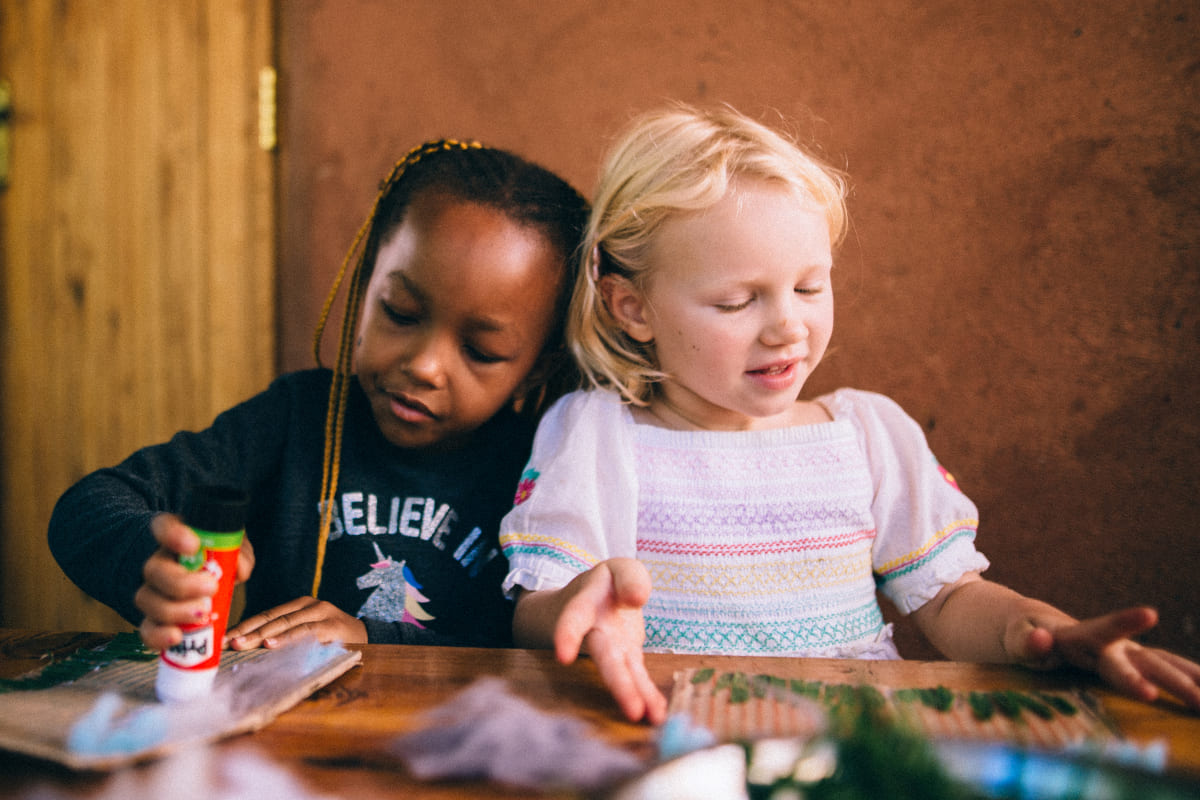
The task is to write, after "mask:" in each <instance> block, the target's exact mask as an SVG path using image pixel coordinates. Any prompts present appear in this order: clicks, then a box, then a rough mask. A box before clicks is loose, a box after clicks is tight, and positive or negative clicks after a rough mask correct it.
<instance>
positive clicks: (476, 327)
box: [387, 271, 506, 333]
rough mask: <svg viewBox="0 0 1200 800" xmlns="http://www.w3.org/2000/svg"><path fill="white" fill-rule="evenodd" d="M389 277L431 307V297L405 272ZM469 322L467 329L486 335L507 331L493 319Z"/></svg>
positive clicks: (395, 273) (392, 274) (394, 273)
mask: <svg viewBox="0 0 1200 800" xmlns="http://www.w3.org/2000/svg"><path fill="white" fill-rule="evenodd" d="M387 277H388V279H389V280H391V281H395V282H398V283H400V284H401V285H402V286H403V287H404V289H405V291H407V292H408V293H409V294H411V295H412V296H413V297H415V298H416V299H417V302H419V303H421V304H422V305H429V296H428V295H427V294H426V293H425V292H424V291H423V290H422V289H421V287H420V286H418V285H417V284H416V283H414V282H413V281H412V279H411V278H409V277H408V276H407V275H405V274H404V273H403V272H400V271H396V272H391V273H388V276H387ZM467 322H468V326H467V327H468V328H469V329H470V330H472V331H482V332H484V333H493V332H494V333H504V332H505V331H506V328H505V326H504V324H503V323H501V322H500V321H499V320H497V319H495V318H493V317H470V318H469V319H468V320H467Z"/></svg>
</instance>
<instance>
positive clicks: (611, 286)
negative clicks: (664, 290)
mask: <svg viewBox="0 0 1200 800" xmlns="http://www.w3.org/2000/svg"><path fill="white" fill-rule="evenodd" d="M600 294H602V295H603V296H604V304H605V305H606V306H608V312H609V313H610V314H612V315H613V319H615V320H616V321H617V324H618V325H620V326H621V330H623V331H625V333H626V335H628V336H629V338H631V339H633V340H634V341H637V342H642V343H643V344H645V343H647V342H651V341H653V340H654V330H653V329H652V328H651V327H650V322H649V321H648V319H647V314H646V310H647V309H646V299H645V297H643V296H642V293H641V292H639V291H638V290H637V289H636V288H635V287H634V285H633V284H632V283H630V282H629V280H628V279H626V278H624V277H622V276H620V275H605V276H604V277H602V278H601V279H600Z"/></svg>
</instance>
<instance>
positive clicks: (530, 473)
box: [513, 469, 541, 506]
mask: <svg viewBox="0 0 1200 800" xmlns="http://www.w3.org/2000/svg"><path fill="white" fill-rule="evenodd" d="M540 475H541V473H539V472H538V471H537V470H536V469H527V470H525V474H523V475H522V476H521V482H520V483H518V484H517V494H516V496H515V497H513V505H514V506H519V505H521V503H524V502H525V501H526V500H528V499H529V496H530V495H531V494H533V487H534V486H536V485H537V479H538V478H539V477H540Z"/></svg>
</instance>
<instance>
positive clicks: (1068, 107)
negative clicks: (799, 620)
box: [280, 0, 1200, 657]
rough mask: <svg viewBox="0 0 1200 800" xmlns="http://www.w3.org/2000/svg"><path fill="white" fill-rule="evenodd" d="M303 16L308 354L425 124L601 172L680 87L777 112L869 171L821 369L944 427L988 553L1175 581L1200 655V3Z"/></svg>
mask: <svg viewBox="0 0 1200 800" xmlns="http://www.w3.org/2000/svg"><path fill="white" fill-rule="evenodd" d="M732 8H736V9H737V10H736V11H733V10H731V9H732ZM280 27H281V41H280V48H281V65H282V74H281V87H280V90H281V97H282V102H283V113H284V123H283V149H282V175H281V177H282V186H283V198H282V200H283V203H282V214H283V217H282V231H281V233H282V241H281V248H280V252H281V258H282V273H281V275H280V284H281V292H282V300H283V303H284V305H283V315H282V316H283V320H282V330H281V341H282V364H283V366H284V368H287V369H292V368H297V367H303V366H307V365H309V364H310V363H311V356H310V354H309V353H310V349H311V344H310V331H311V330H312V326H313V324H314V322H315V319H316V316H317V312H318V311H319V308H320V303H321V301H322V300H323V298H324V294H325V291H326V289H327V287H328V285H329V282H330V280H331V278H332V275H333V274H334V272H335V271H336V267H337V265H338V264H339V263H340V261H341V258H342V255H343V251H344V249H345V247H346V246H347V245H348V243H349V241H350V239H351V237H352V236H353V233H354V231H355V230H356V229H357V227H358V225H359V224H360V223H361V218H362V215H363V214H364V213H365V211H366V209H367V207H368V205H369V203H370V201H371V200H372V198H373V194H374V184H375V182H376V181H377V180H378V178H379V177H380V176H381V174H382V173H383V172H384V171H385V169H386V168H387V166H388V165H390V163H391V162H392V161H393V160H394V159H395V158H397V157H398V156H399V155H401V154H402V153H403V152H404V151H405V150H407V149H408V148H409V147H410V146H412V145H414V144H416V143H417V142H419V141H421V140H423V139H426V138H430V137H434V136H441V135H457V136H474V137H478V138H481V139H484V140H486V141H488V142H490V143H494V144H498V145H502V146H506V147H511V148H513V149H516V150H518V151H520V152H522V153H524V154H526V155H528V156H531V157H533V158H534V159H536V160H539V161H541V162H543V163H544V164H546V165H547V166H550V167H551V168H554V169H556V170H559V171H560V172H562V173H563V174H564V175H566V176H568V177H569V178H570V179H572V180H573V181H575V182H576V183H577V185H579V186H580V188H582V189H584V190H585V191H588V190H590V188H591V182H592V180H593V178H594V176H595V168H596V164H597V162H598V160H599V157H600V154H601V151H602V150H603V148H604V145H605V142H606V139H607V137H608V136H610V135H611V134H612V133H613V132H614V131H615V130H616V129H617V127H619V125H620V124H621V123H622V122H623V121H624V120H625V119H627V118H628V116H630V115H631V114H632V113H634V112H637V111H640V110H643V109H645V108H648V107H650V106H653V105H656V104H657V103H659V102H660V101H662V100H664V99H668V98H673V99H682V100H687V101H691V102H702V103H707V102H728V103H731V104H732V105H734V106H735V107H737V108H739V109H741V110H743V111H746V112H749V113H752V114H755V115H757V116H761V117H765V118H768V119H769V118H772V117H773V116H774V115H776V114H780V113H781V114H783V115H784V116H785V117H786V118H788V119H790V120H792V121H793V123H794V125H793V127H794V129H795V130H796V131H797V132H798V133H800V134H801V136H803V137H806V138H811V139H813V140H815V141H816V142H817V143H819V144H821V145H822V146H823V148H824V150H825V152H826V154H827V155H828V156H829V157H830V158H831V159H833V160H834V161H835V162H836V163H838V164H839V165H842V166H844V167H845V168H846V169H847V170H848V171H849V172H850V174H851V176H852V179H853V184H854V193H853V196H852V198H851V213H852V217H853V226H854V227H853V231H852V233H851V236H850V239H849V241H848V242H847V243H846V245H845V247H844V248H843V249H842V251H841V253H840V257H839V266H838V269H837V274H838V283H837V291H838V297H839V307H838V329H837V331H836V332H835V335H834V347H835V349H834V352H832V353H831V355H830V356H829V357H828V359H827V363H826V364H825V365H824V366H823V367H822V369H821V370H820V371H818V374H817V376H816V377H815V378H814V383H813V385H812V388H813V390H822V389H829V388H832V387H835V386H838V385H853V386H857V387H860V388H865V389H872V390H876V391H881V392H884V393H886V394H889V395H891V396H893V397H895V398H896V399H897V400H898V401H900V402H901V403H902V404H903V405H904V406H905V407H906V408H907V409H908V410H909V412H910V413H911V414H912V415H913V416H914V417H915V418H916V419H917V420H918V421H920V422H921V423H922V424H923V425H924V426H925V429H926V431H927V433H928V435H929V438H930V440H931V443H932V445H933V448H934V451H935V452H936V453H937V454H938V456H939V458H940V459H941V460H942V462H943V463H944V464H945V465H946V466H947V467H948V468H950V469H951V470H952V471H953V472H954V473H955V474H956V476H957V478H958V479H959V482H960V484H961V485H962V486H963V488H964V489H965V490H966V491H967V493H968V494H970V495H971V496H972V497H973V498H974V499H975V500H976V502H977V503H978V504H979V506H980V510H981V517H982V524H981V529H980V535H979V544H980V546H981V548H982V549H983V550H984V551H985V552H986V553H987V554H988V555H989V557H990V558H991V559H992V561H993V568H992V570H991V571H990V572H989V575H990V576H991V577H994V578H996V579H997V580H1000V581H1002V582H1006V583H1008V584H1010V585H1012V586H1014V587H1015V588H1018V589H1020V590H1021V591H1025V592H1027V593H1031V594H1034V595H1036V596H1039V597H1042V598H1044V599H1047V600H1050V601H1052V602H1055V603H1057V604H1059V605H1062V606H1064V607H1065V608H1067V609H1068V610H1071V611H1072V612H1074V613H1077V614H1084V615H1088V614H1095V613H1099V612H1101V611H1104V610H1107V609H1109V608H1111V607H1114V606H1116V605H1121V604H1128V603H1132V602H1137V601H1144V602H1150V603H1153V604H1154V605H1157V606H1158V607H1159V608H1160V610H1161V611H1162V614H1163V624H1162V626H1161V628H1160V630H1159V631H1158V632H1156V633H1155V634H1154V635H1153V636H1152V637H1150V640H1151V641H1153V642H1155V643H1160V644H1166V645H1168V646H1171V647H1174V648H1176V649H1179V650H1182V651H1185V652H1188V653H1190V654H1191V655H1192V656H1193V657H1200V644H1198V643H1197V632H1196V628H1197V624H1198V621H1200V620H1198V615H1200V610H1198V608H1197V606H1198V604H1197V600H1198V599H1200V591H1198V590H1197V588H1196V575H1195V573H1196V572H1197V568H1198V567H1200V538H1198V537H1197V535H1196V534H1197V532H1196V519H1197V510H1198V507H1200V498H1198V497H1197V476H1198V475H1200V470H1198V466H1200V454H1198V447H1197V445H1198V444H1200V436H1198V433H1200V430H1198V428H1200V392H1198V390H1200V378H1198V376H1197V372H1198V371H1197V369H1196V361H1197V353H1198V347H1197V345H1198V344H1200V317H1198V308H1197V306H1198V300H1200V269H1198V266H1200V202H1198V200H1197V197H1198V190H1200V162H1198V158H1197V157H1198V156H1200V146H1198V141H1197V137H1198V134H1200V92H1198V91H1197V90H1198V88H1200V48H1198V47H1197V44H1198V42H1200V10H1198V9H1197V8H1196V7H1195V4H1194V3H1191V2H1147V1H1146V0H1135V1H1134V2H1129V3H1124V4H1120V6H1119V7H1118V6H1114V7H1112V8H1107V7H1102V4H1093V3H1078V2H1060V1H1059V0H1046V1H1045V2H1037V3H1034V2H1016V1H1015V0H1001V1H1000V2H992V3H987V4H983V3H961V2H922V3H917V2H899V1H898V0H869V1H868V0H851V2H848V3H839V4H823V3H804V2H781V0H773V1H772V2H770V3H767V2H754V3H751V2H746V3H741V4H736V5H731V4H729V3H727V2H723V0H696V1H695V2H684V1H683V0H656V2H636V1H635V0H608V1H607V2H599V1H596V2H580V1H577V0H574V1H573V0H566V1H565V2H560V3H544V2H541V0H509V1H508V2H503V3H487V4H484V3H480V4H474V3H461V4H455V3H445V2H427V1H426V0H419V1H417V2H406V3H404V4H396V3H390V2H371V0H323V1H322V0H309V1H308V2H288V3H283V4H281V9H280ZM333 338H335V337H333V336H329V337H327V340H328V343H331V342H332V340H333ZM325 352H326V363H328V361H329V358H330V356H329V353H330V352H331V351H330V350H329V349H328V348H327V349H326V351H325ZM901 641H902V648H905V649H906V651H907V653H908V654H909V655H921V654H925V653H927V652H928V651H927V650H926V646H925V645H924V644H923V643H922V642H920V641H919V640H917V639H915V638H913V637H912V635H911V632H904V634H903V636H902V640H901Z"/></svg>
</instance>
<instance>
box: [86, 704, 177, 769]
mask: <svg viewBox="0 0 1200 800" xmlns="http://www.w3.org/2000/svg"><path fill="white" fill-rule="evenodd" d="M123 707H124V702H123V701H122V700H121V698H120V696H118V695H117V694H114V693H111V692H106V693H105V694H102V695H100V697H99V699H97V700H96V704H95V705H94V706H92V709H91V710H90V711H88V712H87V713H86V714H84V715H83V716H82V717H80V718H79V719H78V720H77V721H76V722H75V724H74V725H73V726H72V727H71V732H70V733H69V734H68V735H67V749H68V750H70V751H71V752H73V753H76V754H78V755H92V756H108V755H132V754H134V753H140V752H142V751H144V750H148V749H149V748H151V747H155V746H157V745H159V744H161V743H162V742H164V741H165V740H166V738H167V733H168V731H169V729H170V725H169V724H168V722H167V715H166V712H165V709H164V708H163V707H161V706H141V707H140V708H138V709H136V710H134V711H133V712H131V713H129V714H126V715H125V716H123V717H121V716H118V715H119V713H120V711H121V709H122V708H123Z"/></svg>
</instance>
